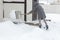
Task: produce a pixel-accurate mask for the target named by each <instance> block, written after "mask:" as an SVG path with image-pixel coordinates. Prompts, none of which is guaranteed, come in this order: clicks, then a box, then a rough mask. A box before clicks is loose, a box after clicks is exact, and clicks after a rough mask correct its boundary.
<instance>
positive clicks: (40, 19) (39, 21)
mask: <svg viewBox="0 0 60 40" xmlns="http://www.w3.org/2000/svg"><path fill="white" fill-rule="evenodd" d="M41 26H42V24H41V19H39V28H41Z"/></svg>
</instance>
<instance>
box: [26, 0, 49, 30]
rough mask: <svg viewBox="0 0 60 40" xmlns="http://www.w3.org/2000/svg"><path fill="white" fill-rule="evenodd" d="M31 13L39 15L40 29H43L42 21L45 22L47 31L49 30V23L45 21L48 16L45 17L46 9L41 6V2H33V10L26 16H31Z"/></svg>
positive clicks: (37, 0)
mask: <svg viewBox="0 0 60 40" xmlns="http://www.w3.org/2000/svg"><path fill="white" fill-rule="evenodd" d="M30 13H37V15H38V20H39V28H42V23H41V20H43V21H44V23H45V26H46V27H45V29H46V30H48V25H47V22H46V20H45V18H46V15H45V12H44V9H43V8H42V6H41V5H40V4H39V0H33V6H32V10H31V11H30V12H29V13H27V14H26V15H29V14H30Z"/></svg>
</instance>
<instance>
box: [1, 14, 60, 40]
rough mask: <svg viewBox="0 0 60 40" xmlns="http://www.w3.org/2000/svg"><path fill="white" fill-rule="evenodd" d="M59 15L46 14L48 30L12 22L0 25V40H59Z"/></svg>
mask: <svg viewBox="0 0 60 40" xmlns="http://www.w3.org/2000/svg"><path fill="white" fill-rule="evenodd" d="M59 17H60V14H47V18H46V19H51V22H49V21H47V23H48V25H49V29H48V30H44V29H40V28H39V27H36V26H32V25H28V24H24V23H20V24H14V23H13V22H12V21H5V22H1V23H0V40H60V18H59Z"/></svg>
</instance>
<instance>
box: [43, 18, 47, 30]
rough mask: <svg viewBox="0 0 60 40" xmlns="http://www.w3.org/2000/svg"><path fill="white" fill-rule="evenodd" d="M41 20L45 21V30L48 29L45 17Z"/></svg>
mask: <svg viewBox="0 0 60 40" xmlns="http://www.w3.org/2000/svg"><path fill="white" fill-rule="evenodd" d="M43 21H44V23H45V25H46V30H47V29H48V24H47V22H46V20H45V18H44V19H43Z"/></svg>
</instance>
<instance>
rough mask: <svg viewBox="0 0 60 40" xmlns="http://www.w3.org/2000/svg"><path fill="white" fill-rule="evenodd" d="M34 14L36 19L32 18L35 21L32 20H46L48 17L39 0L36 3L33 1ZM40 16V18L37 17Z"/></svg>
mask: <svg viewBox="0 0 60 40" xmlns="http://www.w3.org/2000/svg"><path fill="white" fill-rule="evenodd" d="M32 8H33V9H32V10H33V14H32V16H34V15H35V17H32V18H33V19H32V20H36V19H37V17H38V19H43V18H46V15H45V12H44V9H43V8H42V6H41V5H40V4H39V0H37V1H36V2H35V1H33V7H32ZM37 15H38V16H37Z"/></svg>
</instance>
